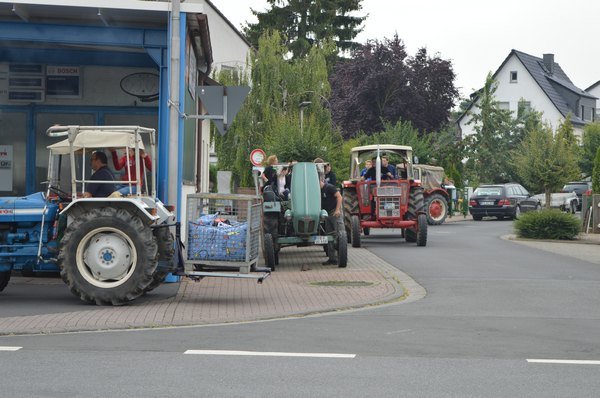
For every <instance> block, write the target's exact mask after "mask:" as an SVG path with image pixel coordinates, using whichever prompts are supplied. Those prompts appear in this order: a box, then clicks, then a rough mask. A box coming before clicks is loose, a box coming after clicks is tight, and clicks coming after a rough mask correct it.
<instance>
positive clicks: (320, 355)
mask: <svg viewBox="0 0 600 398" xmlns="http://www.w3.org/2000/svg"><path fill="white" fill-rule="evenodd" d="M184 354H192V355H230V356H256V357H307V358H350V359H352V358H355V357H356V354H326V353H311V352H260V351H225V350H187V351H186V352H184Z"/></svg>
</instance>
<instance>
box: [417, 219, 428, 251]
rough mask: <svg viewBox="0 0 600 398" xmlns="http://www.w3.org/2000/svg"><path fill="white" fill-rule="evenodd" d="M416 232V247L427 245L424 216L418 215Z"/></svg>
mask: <svg viewBox="0 0 600 398" xmlns="http://www.w3.org/2000/svg"><path fill="white" fill-rule="evenodd" d="M417 224H418V230H417V246H426V245H427V216H426V215H425V214H419V217H418V218H417Z"/></svg>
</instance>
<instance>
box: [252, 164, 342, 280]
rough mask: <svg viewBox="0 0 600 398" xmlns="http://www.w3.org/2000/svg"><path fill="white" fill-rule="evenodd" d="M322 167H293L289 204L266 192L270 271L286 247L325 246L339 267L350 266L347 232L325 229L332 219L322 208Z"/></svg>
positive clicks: (265, 243)
mask: <svg viewBox="0 0 600 398" xmlns="http://www.w3.org/2000/svg"><path fill="white" fill-rule="evenodd" d="M319 166H321V165H318V164H315V163H297V164H295V165H293V166H292V182H291V189H290V198H289V200H287V201H284V200H282V198H280V197H279V195H277V193H276V192H273V190H271V187H269V186H267V187H265V189H264V191H263V212H264V219H263V222H264V228H263V232H264V234H263V249H264V257H265V262H266V265H267V267H269V268H271V270H275V267H276V266H277V265H278V264H279V251H280V250H281V249H282V248H283V247H286V246H297V247H303V246H314V245H320V246H324V248H325V253H326V254H327V255H328V256H329V258H330V259H333V258H335V257H336V256H335V254H336V252H337V265H338V267H340V268H344V267H346V265H347V264H348V245H347V237H346V231H345V230H344V228H343V227H342V228H337V231H333V232H326V229H325V222H326V220H327V217H329V216H328V214H327V211H325V210H323V209H321V186H320V184H319V171H318V169H317V167H319ZM275 167H276V168H278V167H287V165H285V166H283V165H282V166H275ZM321 167H322V166H321ZM321 172H322V170H321Z"/></svg>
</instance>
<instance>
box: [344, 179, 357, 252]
mask: <svg viewBox="0 0 600 398" xmlns="http://www.w3.org/2000/svg"><path fill="white" fill-rule="evenodd" d="M342 198H343V201H342V204H343V205H344V229H345V230H346V241H347V243H351V242H350V241H351V236H352V215H353V214H357V213H358V196H357V195H356V190H355V189H354V188H345V189H344V193H343V195H342Z"/></svg>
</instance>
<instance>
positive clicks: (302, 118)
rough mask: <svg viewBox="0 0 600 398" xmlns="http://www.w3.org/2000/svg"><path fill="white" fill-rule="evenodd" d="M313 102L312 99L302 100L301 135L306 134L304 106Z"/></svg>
mask: <svg viewBox="0 0 600 398" xmlns="http://www.w3.org/2000/svg"><path fill="white" fill-rule="evenodd" d="M310 104H312V102H311V101H302V102H301V103H300V135H304V108H306V107H307V106H309V105H310Z"/></svg>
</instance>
